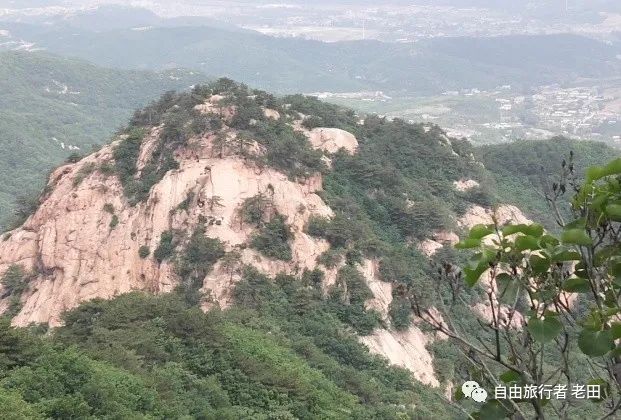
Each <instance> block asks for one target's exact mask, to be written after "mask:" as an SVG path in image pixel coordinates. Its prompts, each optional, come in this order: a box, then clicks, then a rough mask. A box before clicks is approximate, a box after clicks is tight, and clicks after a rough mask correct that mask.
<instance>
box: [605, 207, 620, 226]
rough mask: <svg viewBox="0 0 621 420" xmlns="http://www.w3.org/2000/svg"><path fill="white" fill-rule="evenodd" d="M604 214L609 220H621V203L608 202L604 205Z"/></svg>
mask: <svg viewBox="0 0 621 420" xmlns="http://www.w3.org/2000/svg"><path fill="white" fill-rule="evenodd" d="M606 214H607V215H608V217H609V218H610V220H614V221H615V222H621V204H609V205H607V206H606Z"/></svg>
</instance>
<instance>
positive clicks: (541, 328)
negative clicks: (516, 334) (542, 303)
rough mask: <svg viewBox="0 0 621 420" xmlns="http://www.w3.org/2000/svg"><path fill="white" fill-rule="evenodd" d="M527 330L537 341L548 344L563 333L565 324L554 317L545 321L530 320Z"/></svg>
mask: <svg viewBox="0 0 621 420" xmlns="http://www.w3.org/2000/svg"><path fill="white" fill-rule="evenodd" d="M527 329H528V332H530V335H532V337H533V339H534V340H535V341H538V342H540V343H548V342H550V341H552V340H554V339H555V338H556V337H557V336H558V335H559V334H560V333H561V331H563V324H561V322H560V321H559V320H558V319H556V318H552V317H547V318H545V319H539V318H530V319H529V320H528V326H527Z"/></svg>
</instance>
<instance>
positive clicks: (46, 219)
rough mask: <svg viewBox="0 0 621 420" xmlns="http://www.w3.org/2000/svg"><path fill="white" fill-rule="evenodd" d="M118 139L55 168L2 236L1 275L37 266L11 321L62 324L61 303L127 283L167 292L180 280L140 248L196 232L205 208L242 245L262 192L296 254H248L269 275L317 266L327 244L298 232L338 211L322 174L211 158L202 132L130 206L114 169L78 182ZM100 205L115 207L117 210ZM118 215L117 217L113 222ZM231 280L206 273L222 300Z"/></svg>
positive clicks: (218, 229) (126, 287)
mask: <svg viewBox="0 0 621 420" xmlns="http://www.w3.org/2000/svg"><path fill="white" fill-rule="evenodd" d="M153 135H156V132H155V131H154V133H153ZM112 147H113V146H107V147H105V148H103V149H102V150H101V151H99V152H98V153H97V154H95V155H91V156H89V157H87V158H85V159H83V160H82V161H80V162H79V163H77V164H73V165H66V166H63V167H60V168H58V169H57V170H56V171H54V173H53V174H52V175H51V177H50V187H49V188H50V189H52V192H51V194H50V195H49V197H47V198H46V199H45V200H44V201H43V203H42V205H41V206H40V208H39V209H38V210H37V212H36V213H35V214H34V215H33V216H32V217H30V218H29V219H28V221H27V222H26V223H25V224H24V225H23V226H22V227H21V228H19V229H17V230H15V231H13V232H11V234H10V237H8V236H7V238H8V239H7V240H5V241H3V242H0V274H1V273H3V272H4V271H6V269H7V268H8V267H9V266H10V265H12V264H20V265H22V266H23V267H24V268H25V269H26V270H29V271H34V272H37V273H38V274H37V275H36V277H35V278H34V279H33V280H32V281H31V282H30V287H29V288H28V290H27V291H26V292H25V293H24V294H23V295H22V302H23V308H22V310H21V311H20V312H19V314H18V315H17V316H16V317H15V318H14V320H13V323H14V324H16V325H27V324H29V323H31V322H49V323H50V324H51V325H58V324H59V322H60V319H59V316H60V314H61V313H62V312H63V311H65V310H67V309H70V308H73V307H75V306H77V305H78V304H79V303H80V302H82V301H85V300H88V299H92V298H96V297H101V298H110V297H113V296H116V295H118V294H122V293H126V292H129V291H131V290H146V291H150V292H154V293H159V292H167V291H170V290H171V289H172V288H173V287H174V286H175V284H176V282H177V279H176V276H175V274H174V273H173V270H172V267H170V266H169V264H167V263H165V262H164V263H162V264H161V265H160V264H158V263H157V261H155V259H154V258H145V259H142V258H140V256H139V252H138V250H139V248H140V247H141V246H147V247H149V249H150V250H151V251H153V250H155V249H156V248H157V247H158V244H159V241H160V237H161V235H162V232H164V231H166V230H170V229H186V230H188V231H191V230H192V228H193V227H195V226H196V225H197V224H198V220H199V216H201V215H202V216H204V217H207V218H211V220H214V221H216V222H217V223H214V224H212V225H211V226H210V227H209V229H208V235H210V236H213V237H218V238H219V239H220V240H222V241H224V242H226V244H227V247H229V248H231V247H233V246H235V245H239V244H241V243H243V242H245V241H246V240H247V239H248V235H250V234H251V233H252V231H251V229H249V228H248V227H247V226H244V225H243V224H240V222H239V220H238V217H237V209H238V208H239V206H240V205H241V203H242V202H243V201H244V200H245V199H246V198H249V197H253V196H255V195H256V194H257V193H259V192H261V193H265V194H267V195H269V199H270V200H271V201H272V203H273V206H274V208H275V209H276V210H277V211H278V212H279V213H280V214H282V215H284V216H285V217H286V219H287V222H288V223H289V224H290V225H291V228H292V230H293V233H294V240H293V242H292V249H293V261H291V262H288V263H283V262H280V261H272V260H269V259H267V258H265V257H261V256H259V254H258V253H256V252H255V251H252V250H244V251H243V252H242V256H243V261H244V262H246V263H251V264H252V265H254V266H255V267H257V268H258V269H260V270H262V271H264V272H266V273H268V274H276V273H278V272H281V271H285V272H293V271H295V270H301V269H303V268H313V267H314V266H315V264H316V263H315V259H316V257H317V256H318V255H320V254H321V253H322V252H323V251H325V250H326V249H327V248H328V244H327V243H326V242H324V241H321V240H317V239H315V238H311V237H309V236H308V235H306V234H305V233H303V232H302V229H303V226H304V224H305V223H306V221H307V220H308V217H309V216H310V215H311V214H318V215H322V216H330V215H331V214H332V211H331V210H330V208H329V207H328V206H326V204H325V203H324V202H323V201H322V200H321V199H320V198H319V196H317V195H316V194H315V192H316V191H317V190H318V189H320V188H321V177H320V176H317V177H315V178H311V179H309V180H308V181H307V182H306V183H304V184H301V183H296V182H293V181H291V180H289V179H288V178H287V176H286V175H284V174H282V173H280V172H277V171H275V170H272V169H258V168H254V167H252V166H250V165H248V164H247V163H246V162H244V161H243V160H242V159H239V158H236V157H227V158H224V159H214V158H212V157H211V153H210V150H209V138H202V139H197V140H196V141H195V143H194V144H193V145H192V152H191V153H188V155H187V156H179V157H178V158H179V159H178V160H179V161H180V168H179V169H178V170H174V171H170V172H168V173H167V174H166V175H165V176H164V178H163V179H162V180H161V181H160V182H159V183H158V184H157V185H155V186H154V187H153V189H152V190H151V192H150V195H149V198H148V199H147V200H146V201H145V202H144V203H140V204H138V205H137V206H135V207H132V206H129V205H128V203H127V202H126V200H125V198H124V195H123V189H122V186H121V184H120V182H119V181H118V179H117V178H116V177H115V176H110V177H107V178H106V177H104V175H102V174H101V173H100V172H99V171H94V172H93V173H92V174H90V175H89V176H87V177H86V178H85V179H84V180H83V181H81V182H80V183H79V185H77V186H76V184H77V181H76V179H77V177H79V176H80V170H81V168H84V167H88V166H92V167H96V166H98V165H100V164H101V163H102V162H105V161H108V160H110V159H111V157H112ZM149 147H151V146H150V140H149V139H145V141H144V143H143V148H149ZM190 192H192V193H193V194H194V197H195V198H194V200H193V203H191V205H190V207H189V209H188V210H187V211H177V210H176V209H177V208H178V206H179V204H180V203H181V202H183V201H184V200H185V199H186V198H187V197H188V196H189V193H190ZM213 197H218V198H219V203H218V205H216V206H213V207H211V208H210V206H209V205H203V206H199V205H198V203H199V202H203V203H204V202H205V201H209V199H210V198H213ZM104 208H108V210H110V209H114V210H113V213H114V214H111V212H110V211H106V210H104ZM113 218H114V219H116V220H118V225H116V226H113V225H114V223H112V224H111V222H112V219H113ZM234 280H235V278H231V276H230V275H229V274H228V273H227V274H225V273H223V272H222V271H221V270H219V267H216V270H214V272H213V273H212V274H210V275H209V276H208V277H207V278H206V279H205V285H204V288H205V289H209V290H211V291H212V295H213V297H214V298H215V300H216V301H219V300H223V304H224V305H226V302H227V300H226V296H227V291H228V290H229V289H230V287H231V281H234Z"/></svg>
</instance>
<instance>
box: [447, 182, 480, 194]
mask: <svg viewBox="0 0 621 420" xmlns="http://www.w3.org/2000/svg"><path fill="white" fill-rule="evenodd" d="M453 185H454V186H455V189H456V190H457V191H461V192H465V191H468V190H471V189H473V188H476V187H478V186H479V185H480V184H479V183H478V182H477V181H475V180H474V179H460V180H459V181H455V182H453Z"/></svg>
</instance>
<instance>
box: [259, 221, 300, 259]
mask: <svg viewBox="0 0 621 420" xmlns="http://www.w3.org/2000/svg"><path fill="white" fill-rule="evenodd" d="M292 238H293V233H292V232H291V228H289V226H288V225H287V223H286V220H285V218H284V216H282V215H279V214H277V215H275V216H273V217H272V219H271V220H270V221H269V222H268V223H266V224H265V225H264V226H263V227H261V229H260V230H259V232H258V233H256V234H255V235H254V236H253V237H252V239H251V241H250V245H251V246H252V247H253V248H255V249H257V250H258V251H260V252H261V253H262V254H263V255H265V256H266V257H269V258H275V259H277V260H283V261H290V260H291V258H293V255H292V253H291V245H290V244H289V241H290V240H291V239H292Z"/></svg>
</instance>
